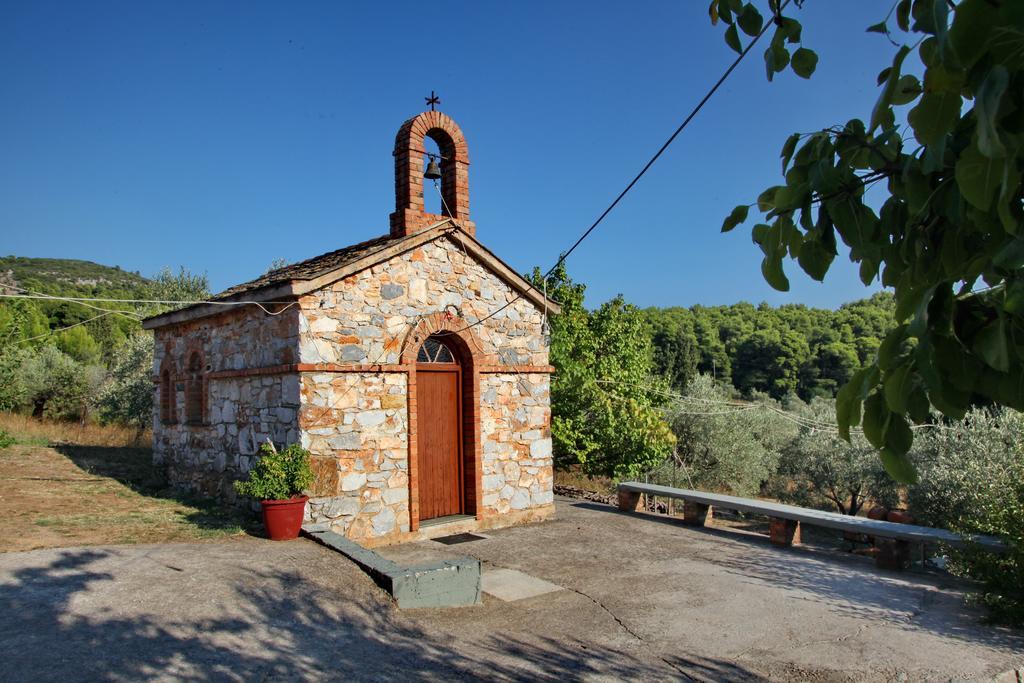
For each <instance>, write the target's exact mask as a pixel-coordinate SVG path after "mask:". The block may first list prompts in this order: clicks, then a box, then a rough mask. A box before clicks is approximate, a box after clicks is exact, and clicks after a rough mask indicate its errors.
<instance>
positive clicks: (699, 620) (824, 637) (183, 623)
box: [0, 501, 1024, 681]
mask: <svg viewBox="0 0 1024 683" xmlns="http://www.w3.org/2000/svg"><path fill="white" fill-rule="evenodd" d="M558 513H559V514H558V519H557V520H555V521H553V522H549V523H544V524H538V525H533V526H529V527H523V528H518V529H509V530H505V531H499V532H493V533H490V534H488V536H489V538H488V539H487V540H483V541H474V542H472V543H467V544H462V545H457V546H442V545H440V544H438V543H436V542H426V543H422V544H416V545H414V546H406V547H402V548H394V549H390V550H388V551H387V553H388V555H389V556H391V557H392V558H397V559H409V560H417V561H418V560H422V559H436V558H437V557H439V556H443V555H445V554H457V555H472V556H475V557H478V558H480V559H481V560H483V562H484V568H485V571H488V570H495V569H502V568H504V569H515V570H518V571H520V572H524V573H526V574H528V575H530V576H532V577H537V578H540V579H544V580H546V581H550V582H552V583H555V584H558V585H559V586H562V587H563V588H564V590H559V591H555V592H549V593H545V594H543V595H538V596H536V597H532V598H527V599H523V600H517V601H513V602H503V601H500V600H498V599H496V598H494V597H491V596H485V602H484V604H483V605H482V606H479V607H471V608H462V609H451V610H412V611H403V612H399V611H398V610H396V609H395V608H394V607H393V606H392V605H391V603H390V601H389V599H388V598H386V596H384V595H383V594H382V593H381V592H380V591H379V590H378V589H377V588H376V587H375V586H374V585H373V583H372V582H371V581H370V580H369V579H368V578H367V577H365V576H364V575H363V574H362V573H361V572H359V571H358V570H357V569H355V568H354V567H353V566H352V565H351V564H349V563H348V562H347V561H346V560H344V559H343V558H342V557H341V556H339V555H337V554H334V553H333V552H331V551H329V550H327V549H325V548H323V547H321V546H319V545H316V544H315V543H313V542H311V541H307V540H304V539H300V540H298V541H294V542H290V543H271V542H269V541H262V540H258V539H253V538H243V539H238V540H228V541H225V542H219V543H201V544H175V545H169V544H168V545H142V546H121V547H99V548H71V549H51V550H37V551H32V552H25V553H7V554H2V555H0V680H3V681H22V680H24V681H28V680H31V681H38V680H91V679H112V680H137V679H153V678H165V679H174V678H181V679H190V680H245V681H251V680H283V679H286V678H300V679H320V680H323V679H335V680H375V679H401V680H409V679H432V680H452V679H460V678H465V679H468V678H477V677H479V678H487V679H496V680H565V679H573V678H586V679H621V678H630V679H638V678H645V679H653V680H669V679H684V680H687V679H698V680H726V679H728V680H744V679H750V680H757V679H760V678H765V677H767V678H773V679H799V680H857V681H863V680H908V679H909V680H917V679H934V680H949V679H951V678H980V679H985V678H989V677H991V676H994V675H996V674H998V673H1000V672H1003V671H1006V670H1008V669H1012V668H1014V667H1015V666H1016V667H1024V654H1022V653H1024V638H1022V637H1021V634H1013V633H1010V632H1007V631H1003V630H999V629H996V628H992V627H989V626H986V625H983V624H981V623H980V622H979V621H978V614H977V613H975V612H972V611H971V610H969V609H967V608H966V607H964V606H963V604H962V595H961V594H960V593H959V592H958V590H957V589H956V586H955V584H952V583H949V582H943V580H942V579H939V578H936V577H929V576H924V575H920V574H904V575H898V574H887V573H882V572H878V571H876V570H875V569H874V568H873V566H872V565H871V564H870V563H868V562H864V561H861V560H859V559H857V558H848V557H838V556H835V555H828V554H822V553H815V552H812V551H808V550H796V551H794V550H777V549H773V548H771V547H769V546H768V545H767V544H766V543H765V542H764V541H763V540H761V539H758V538H755V537H749V536H744V535H739V534H737V533H735V532H728V533H727V532H716V531H713V530H710V531H709V530H694V529H688V528H685V527H682V526H679V525H677V524H675V523H672V522H667V521H660V520H658V519H657V518H651V517H646V518H645V517H641V516H638V515H627V514H621V513H618V512H616V511H614V510H613V509H612V508H610V507H607V506H602V505H597V504H589V503H571V502H567V501H559V503H558Z"/></svg>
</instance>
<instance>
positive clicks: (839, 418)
mask: <svg viewBox="0 0 1024 683" xmlns="http://www.w3.org/2000/svg"><path fill="white" fill-rule="evenodd" d="M867 378H868V369H867V368H863V369H861V370H858V371H857V372H855V373H853V376H852V377H851V378H850V381H849V382H847V383H846V384H844V385H843V386H842V388H841V389H839V392H838V393H837V394H836V423H837V424H838V425H839V436H840V437H842V438H843V439H845V440H846V441H847V442H849V441H850V427H851V426H856V425H859V424H860V406H861V401H862V400H863V398H862V396H861V389H862V387H863V386H864V384H865V382H866V380H867Z"/></svg>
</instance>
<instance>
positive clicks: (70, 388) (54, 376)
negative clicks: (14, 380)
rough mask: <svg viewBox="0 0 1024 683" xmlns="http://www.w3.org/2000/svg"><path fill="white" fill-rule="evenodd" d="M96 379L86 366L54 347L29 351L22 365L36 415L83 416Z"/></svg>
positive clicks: (27, 394) (21, 373) (22, 376)
mask: <svg viewBox="0 0 1024 683" xmlns="http://www.w3.org/2000/svg"><path fill="white" fill-rule="evenodd" d="M94 380H95V377H94V376H93V373H91V372H88V371H87V369H86V367H85V366H83V365H81V364H79V363H77V362H76V361H75V360H74V359H73V358H71V357H70V356H68V355H67V354H65V353H64V352H62V351H61V350H59V349H57V348H56V347H53V346H43V347H42V348H40V349H39V350H37V351H35V352H29V353H26V354H25V356H23V358H22V363H21V366H20V368H19V381H20V383H21V385H22V386H23V387H24V391H25V399H26V403H27V404H28V405H30V406H31V407H32V416H33V417H44V416H45V417H55V418H67V417H78V418H81V417H82V416H83V415H85V414H86V412H87V402H88V399H89V397H90V392H89V390H90V389H91V388H93V386H92V385H93V383H94Z"/></svg>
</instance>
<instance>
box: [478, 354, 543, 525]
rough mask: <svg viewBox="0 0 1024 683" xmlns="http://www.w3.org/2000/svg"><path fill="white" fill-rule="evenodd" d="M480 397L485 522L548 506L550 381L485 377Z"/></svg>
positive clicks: (532, 377) (511, 376) (530, 377)
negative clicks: (503, 515) (496, 517)
mask: <svg viewBox="0 0 1024 683" xmlns="http://www.w3.org/2000/svg"><path fill="white" fill-rule="evenodd" d="M481 382H482V384H483V386H482V387H481V389H482V392H481V396H480V427H481V434H482V440H483V449H482V450H483V455H482V461H483V463H482V464H483V482H482V483H483V486H482V489H483V501H482V502H483V507H484V515H485V516H493V515H501V514H505V513H507V512H509V511H510V510H527V509H530V508H536V507H542V506H545V505H550V504H551V503H552V502H554V495H553V493H552V486H553V481H552V463H553V461H552V455H551V430H550V424H551V405H550V392H549V377H548V375H542V374H533V373H531V374H518V375H517V374H494V375H484V376H483V378H482V379H481Z"/></svg>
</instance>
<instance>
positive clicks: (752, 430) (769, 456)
mask: <svg viewBox="0 0 1024 683" xmlns="http://www.w3.org/2000/svg"><path fill="white" fill-rule="evenodd" d="M774 405H775V403H774V402H773V401H771V399H769V398H767V397H765V396H763V395H762V396H758V397H756V400H755V402H752V403H746V404H736V403H734V402H731V401H730V392H729V390H728V388H727V387H723V386H722V385H721V384H720V383H717V382H715V381H714V380H712V378H711V377H710V376H708V375H698V376H697V377H695V378H694V379H693V381H692V382H690V385H689V387H687V390H686V393H685V399H684V400H680V401H675V402H673V404H672V406H671V407H670V409H669V415H670V419H671V424H672V431H673V432H674V433H675V435H676V440H677V453H678V455H679V458H680V459H681V460H682V463H683V465H684V471H683V475H684V477H685V478H684V481H686V482H687V483H688V484H689V485H691V486H693V487H695V488H700V489H710V490H712V491H728V492H731V493H735V494H737V495H741V496H750V495H757V494H758V493H759V492H760V490H761V487H762V486H763V485H764V484H765V483H766V482H768V481H769V480H770V478H771V477H772V476H773V475H774V474H775V470H776V467H777V465H778V459H779V451H780V449H781V448H782V446H783V445H784V444H785V443H787V442H788V441H789V440H790V439H791V438H792V437H793V432H794V431H795V430H794V428H793V425H792V424H791V423H789V422H786V421H784V420H782V419H780V418H778V417H777V415H776V414H775V413H773V412H772V411H771V410H770V409H768V406H774Z"/></svg>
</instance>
